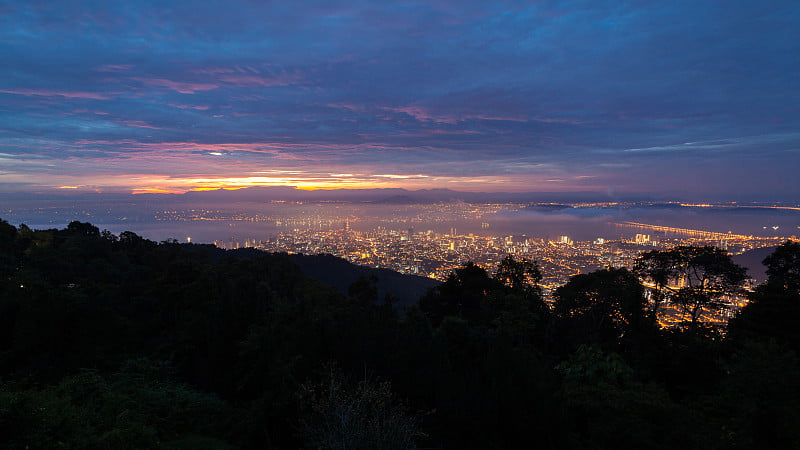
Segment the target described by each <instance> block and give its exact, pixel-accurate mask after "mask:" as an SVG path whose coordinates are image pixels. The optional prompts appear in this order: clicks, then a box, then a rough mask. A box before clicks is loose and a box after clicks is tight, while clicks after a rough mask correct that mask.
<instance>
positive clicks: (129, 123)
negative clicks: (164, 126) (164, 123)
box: [117, 120, 161, 130]
mask: <svg viewBox="0 0 800 450" xmlns="http://www.w3.org/2000/svg"><path fill="white" fill-rule="evenodd" d="M117 123H120V124H122V125H126V126H129V127H136V128H150V129H151V130H160V129H161V128H159V127H154V126H152V125H150V124H148V123H147V122H142V121H141V120H117Z"/></svg>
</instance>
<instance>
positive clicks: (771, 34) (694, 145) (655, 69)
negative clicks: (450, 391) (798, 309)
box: [0, 0, 800, 200]
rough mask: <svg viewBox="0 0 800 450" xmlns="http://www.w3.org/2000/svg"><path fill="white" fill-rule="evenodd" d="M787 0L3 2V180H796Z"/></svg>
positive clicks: (556, 184) (541, 187) (728, 187)
mask: <svg viewBox="0 0 800 450" xmlns="http://www.w3.org/2000/svg"><path fill="white" fill-rule="evenodd" d="M798 24H800V6H798V3H797V2H796V0H793V1H780V0H771V1H736V0H727V1H702V0H699V1H682V0H676V1H663V0H659V1H624V0H612V1H605V0H591V1H581V0H576V1H528V2H507V1H470V0H459V1H455V0H454V1H449V0H424V1H419V2H415V1H404V2H390V1H348V2H337V1H331V0H324V1H291V2H290V1H280V2H278V1H247V0H226V1H224V2H216V1H204V0H195V1H185V2H183V1H182V2H177V1H170V0H155V1H144V0H143V1H135V2H132V1H125V2H122V1H109V0H98V1H35V0H30V1H0V61H2V64H0V193H5V194H12V195H13V194H15V193H19V194H30V193H44V194H48V193H61V192H102V193H145V192H147V193H157V192H171V193H180V192H186V191H191V190H207V189H217V188H240V187H248V186H274V185H286V186H295V187H298V188H303V189H320V188H323V189H330V188H378V187H382V188H386V187H401V188H406V189H431V188H449V189H454V190H461V191H482V192H573V191H575V192H601V193H602V192H608V193H618V192H625V193H654V194H657V195H661V196H669V195H676V196H686V195H687V194H691V195H694V196H696V197H699V198H709V199H711V198H713V199H737V198H744V197H747V196H754V197H759V198H773V197H774V198H775V199H782V200H785V199H800V182H798V177H797V174H798V173H799V172H800V25H798Z"/></svg>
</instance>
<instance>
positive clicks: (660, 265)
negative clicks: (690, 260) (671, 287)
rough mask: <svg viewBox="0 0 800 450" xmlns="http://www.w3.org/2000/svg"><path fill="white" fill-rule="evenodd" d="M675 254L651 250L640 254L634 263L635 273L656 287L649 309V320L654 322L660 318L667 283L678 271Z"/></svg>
mask: <svg viewBox="0 0 800 450" xmlns="http://www.w3.org/2000/svg"><path fill="white" fill-rule="evenodd" d="M675 256H676V255H675V253H672V252H663V251H658V250H650V251H648V252H644V253H642V254H641V255H639V257H638V258H636V260H635V261H634V263H633V273H635V274H636V275H638V276H639V277H640V278H642V279H643V280H645V281H650V282H651V283H652V284H653V287H654V290H653V293H652V296H651V299H652V302H651V306H650V311H649V320H650V321H651V323H653V324H655V323H656V322H657V320H658V312H659V308H660V306H661V302H662V301H663V300H664V297H665V292H664V291H665V290H666V288H667V284H668V283H669V281H670V280H671V279H673V278H675V276H676V275H677V273H678V267H677V265H678V261H677V259H676V257H675Z"/></svg>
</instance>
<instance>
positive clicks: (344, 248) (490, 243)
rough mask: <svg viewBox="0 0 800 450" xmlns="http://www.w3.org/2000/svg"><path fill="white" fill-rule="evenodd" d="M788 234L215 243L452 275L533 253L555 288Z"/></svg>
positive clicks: (285, 237) (290, 237)
mask: <svg viewBox="0 0 800 450" xmlns="http://www.w3.org/2000/svg"><path fill="white" fill-rule="evenodd" d="M782 239H783V238H756V237H748V238H746V239H736V240H730V241H726V242H724V243H720V242H719V241H715V240H711V241H709V240H706V239H701V238H692V237H690V238H661V239H659V240H654V239H652V238H651V236H650V235H649V234H641V233H638V234H635V235H633V236H632V237H631V239H604V238H597V239H594V240H591V241H574V240H572V239H570V237H569V236H559V237H558V239H556V240H548V239H544V238H538V237H530V236H526V235H514V236H502V237H498V236H491V235H476V234H473V233H468V234H459V233H458V230H457V229H456V228H455V227H453V228H451V229H450V230H449V232H446V233H438V232H435V231H432V230H426V231H415V230H414V229H406V230H397V229H388V228H385V227H376V228H375V229H373V230H371V231H354V230H352V229H350V227H349V224H348V223H346V224H345V226H344V227H343V228H341V229H337V230H294V231H291V232H282V233H279V234H278V235H277V236H274V237H271V238H268V239H264V240H257V239H246V240H245V241H243V242H238V241H235V240H233V239H231V240H228V241H215V242H214V244H215V245H217V246H218V247H221V248H226V249H233V248H240V247H253V248H259V249H262V250H266V251H270V252H287V253H301V254H319V253H328V254H332V255H335V256H339V257H341V258H344V259H346V260H348V261H350V262H352V263H354V264H360V265H364V266H370V267H383V268H389V269H392V270H396V271H398V272H401V273H406V274H415V275H421V276H426V277H430V278H435V279H437V280H445V279H446V278H447V276H448V275H449V274H450V273H451V272H452V271H453V270H454V269H456V268H458V267H460V266H462V265H463V264H464V263H466V262H468V261H472V262H474V263H476V264H478V265H480V266H482V267H485V268H486V269H487V270H490V271H491V270H493V269H494V268H495V267H496V266H497V264H498V263H499V262H500V261H501V260H502V259H503V258H505V256H506V255H512V256H514V257H515V258H517V259H521V258H527V259H529V260H532V261H536V262H537V263H538V264H539V267H540V270H541V272H542V275H543V277H544V278H543V280H542V286H543V288H544V290H545V291H550V290H552V289H554V288H556V287H558V286H561V285H562V284H564V283H566V282H567V281H568V280H569V278H570V277H572V276H573V275H577V274H580V273H588V272H591V271H594V270H597V269H601V268H604V267H629V268H630V267H631V266H632V264H633V260H634V259H635V258H636V257H637V256H638V255H639V253H641V252H642V251H645V250H652V249H667V248H670V247H672V246H675V245H721V244H724V245H725V247H726V248H729V249H731V250H732V251H733V252H734V253H740V252H743V251H746V250H749V249H752V248H757V247H765V246H771V245H779V244H780V243H781V242H782Z"/></svg>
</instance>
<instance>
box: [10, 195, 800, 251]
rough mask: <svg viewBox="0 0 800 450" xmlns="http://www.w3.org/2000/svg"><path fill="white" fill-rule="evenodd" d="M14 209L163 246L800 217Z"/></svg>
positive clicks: (34, 218) (798, 216) (747, 228)
mask: <svg viewBox="0 0 800 450" xmlns="http://www.w3.org/2000/svg"><path fill="white" fill-rule="evenodd" d="M126 208H127V209H126V210H124V211H122V210H117V211H114V210H112V209H111V208H106V209H104V210H102V211H99V210H98V211H89V212H85V211H81V213H80V214H78V213H77V212H75V211H74V208H73V209H72V210H64V211H58V212H56V211H54V210H52V209H48V210H44V211H42V210H36V211H27V212H26V211H24V210H21V211H11V213H9V214H10V216H9V215H7V216H6V217H2V218H4V219H6V220H8V221H9V222H11V223H12V224H14V225H19V224H21V223H25V224H26V225H28V226H29V227H31V228H33V229H47V228H63V227H65V226H66V225H67V224H68V223H69V222H70V221H72V220H80V221H88V222H92V223H93V224H95V225H96V226H97V227H99V228H100V229H107V230H109V231H111V232H112V233H115V234H119V233H120V232H122V231H133V232H135V233H137V234H139V235H141V236H143V237H145V238H148V239H152V240H156V241H161V240H166V239H177V240H178V241H182V242H186V240H187V238H188V237H191V240H192V242H198V243H201V242H213V241H215V240H219V241H223V242H227V241H230V240H235V241H243V240H245V239H256V240H261V239H267V238H270V237H274V236H276V235H278V234H280V233H294V232H300V231H331V230H341V229H344V228H345V226H346V224H347V226H349V227H350V229H352V230H355V231H365V232H366V231H375V230H395V231H398V232H402V233H407V232H408V231H409V230H412V231H413V232H424V231H428V230H431V231H433V232H436V233H451V232H452V231H453V229H454V228H455V231H456V233H457V234H459V235H466V234H469V233H473V234H475V235H489V236H508V235H526V236H528V237H533V238H545V239H556V238H557V237H558V236H563V235H567V236H569V237H570V238H571V239H573V240H578V241H585V240H593V239H596V238H598V237H603V238H605V239H619V238H621V237H624V238H629V237H631V236H632V235H634V234H636V233H645V234H651V236H652V237H653V238H654V239H656V238H657V237H659V236H664V233H663V232H658V231H647V230H637V229H632V228H625V227H619V226H617V225H616V224H618V223H622V222H638V223H645V224H649V225H658V226H667V227H674V228H686V229H694V230H703V231H712V232H720V233H727V232H732V233H734V234H743V235H753V236H760V237H769V236H781V237H789V236H793V235H798V234H800V211H796V210H786V209H770V208H732V207H702V208H700V207H681V206H677V205H676V206H646V207H618V208H612V207H606V208H573V207H568V206H564V207H556V208H552V209H539V208H536V207H533V208H525V207H523V206H521V205H506V206H505V207H502V208H498V207H497V206H493V207H492V206H489V205H470V204H464V203H453V204H434V205H432V204H425V205H385V204H370V203H325V202H319V203H273V204H263V203H262V204H248V203H243V204H234V205H230V204H226V205H213V206H211V205H203V206H200V205H189V206H186V205H184V206H182V208H181V209H178V210H169V212H170V213H169V214H165V212H164V211H166V210H167V209H165V208H157V209H153V208H151V209H149V210H147V209H143V208H142V207H141V206H139V207H135V206H130V205H128V206H126Z"/></svg>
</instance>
